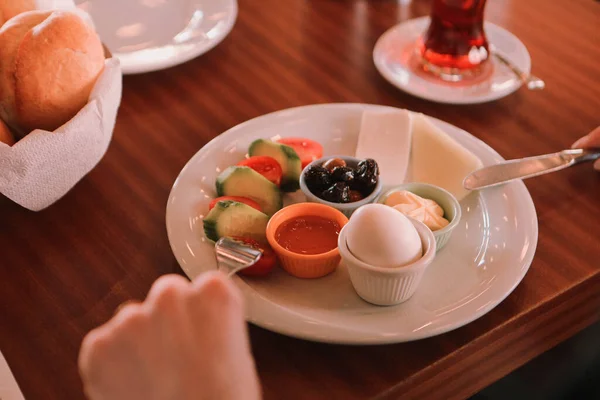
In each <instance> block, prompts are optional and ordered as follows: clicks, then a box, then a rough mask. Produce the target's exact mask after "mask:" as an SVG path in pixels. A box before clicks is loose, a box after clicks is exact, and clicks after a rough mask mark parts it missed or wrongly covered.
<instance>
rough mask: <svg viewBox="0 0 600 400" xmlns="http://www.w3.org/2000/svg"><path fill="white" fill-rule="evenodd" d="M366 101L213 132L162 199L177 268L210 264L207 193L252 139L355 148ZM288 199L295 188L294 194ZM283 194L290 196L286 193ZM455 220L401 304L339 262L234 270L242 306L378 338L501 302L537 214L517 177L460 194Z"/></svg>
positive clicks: (280, 320) (285, 320)
mask: <svg viewBox="0 0 600 400" xmlns="http://www.w3.org/2000/svg"><path fill="white" fill-rule="evenodd" d="M367 109H369V110H378V109H381V110H384V109H389V107H383V106H374V105H364V104H324V105H313V106H306V107H299V108H292V109H288V110H283V111H279V112H276V113H273V114H268V115H265V116H262V117H259V118H255V119H253V120H250V121H248V122H245V123H243V124H241V125H238V126H236V127H234V128H232V129H230V130H229V131H227V132H225V133H223V134H222V135H220V136H218V137H216V138H215V139H214V140H212V141H211V142H210V143H209V144H207V145H206V146H204V147H203V148H202V149H201V150H200V151H199V152H198V153H196V155H195V156H194V157H193V158H192V159H191V160H190V161H189V162H188V164H187V165H186V166H185V168H184V169H183V170H182V171H181V174H180V175H179V177H178V178H177V180H176V181H175V184H174V186H173V189H172V191H171V195H170V197H169V201H168V204H167V217H166V222H167V233H168V236H169V241H170V243H171V248H172V249H173V252H174V254H175V257H176V258H177V260H178V261H179V263H180V265H181V267H182V269H183V270H184V271H185V273H186V274H187V275H188V276H189V277H190V278H194V277H196V276H197V275H199V274H201V273H202V272H204V271H208V270H213V269H216V261H215V256H214V250H213V245H212V244H211V243H210V242H208V241H207V240H206V239H205V238H204V234H203V228H202V218H203V215H202V214H204V213H205V212H206V211H207V208H208V203H209V202H210V200H211V199H212V198H214V197H215V189H214V183H215V178H216V176H217V175H218V173H219V172H220V171H222V170H223V169H224V168H226V167H228V166H230V165H233V164H235V163H237V162H238V161H239V160H240V159H242V158H243V157H244V154H245V153H246V150H247V148H248V145H249V144H250V143H251V142H252V141H253V140H255V139H257V138H274V137H277V136H279V135H281V136H305V137H308V138H312V139H315V140H318V141H319V142H321V143H322V144H323V147H324V151H325V155H327V154H349V155H350V154H353V152H354V149H355V147H356V143H357V139H358V131H359V128H360V120H361V115H362V113H363V111H365V110H367ZM434 122H435V123H436V124H437V125H438V126H439V127H441V128H442V129H443V130H444V131H446V132H448V133H449V134H450V135H451V136H452V137H454V138H455V139H456V140H458V141H459V142H460V143H461V144H463V145H464V146H465V147H466V148H468V149H469V150H471V151H472V152H474V153H475V154H477V155H478V156H479V157H480V158H481V160H482V161H483V163H484V164H485V165H489V164H494V163H497V162H498V161H501V160H502V158H501V157H500V156H499V155H498V154H497V153H496V152H495V151H494V150H492V149H491V148H490V147H488V146H487V145H486V144H485V143H483V142H481V141H479V140H478V139H476V138H475V137H473V136H471V135H470V134H468V133H467V132H465V131H463V130H460V129H458V128H456V127H454V126H452V125H450V124H447V123H445V122H442V121H439V120H434ZM293 197H295V199H294V200H301V198H302V197H303V195H301V194H298V193H296V194H294V196H293ZM289 200H290V199H288V201H289ZM462 211H463V220H462V221H461V222H460V224H459V226H458V227H457V228H456V229H455V232H454V234H453V236H452V238H451V239H450V242H449V243H448V245H447V246H446V248H444V249H443V250H442V251H441V252H440V253H439V255H438V256H437V257H436V259H435V260H434V262H433V264H432V265H431V266H430V268H429V269H428V270H427V272H426V273H425V275H424V277H423V280H422V283H421V286H420V287H419V289H418V291H417V293H416V294H415V295H414V296H413V297H412V298H411V299H410V300H409V301H407V302H406V303H404V304H401V305H398V306H393V307H377V306H373V305H371V304H368V303H366V302H364V301H363V300H361V299H360V298H359V297H358V295H357V294H356V292H355V291H354V289H353V288H352V285H351V283H350V279H349V277H348V272H347V270H346V268H345V267H344V266H343V265H341V266H340V267H339V268H338V270H337V271H336V272H334V273H333V274H331V275H329V276H327V277H324V278H321V279H316V280H301V279H297V278H294V277H292V276H290V275H288V274H287V273H285V272H284V271H283V270H280V269H278V270H276V271H274V273H273V274H272V275H271V276H269V277H267V278H261V279H256V278H255V279H247V278H244V279H241V278H239V277H236V278H234V279H235V282H236V283H237V284H238V286H239V287H240V289H241V290H242V292H243V294H244V297H245V299H246V304H247V314H246V315H247V318H248V320H249V321H251V322H253V323H255V324H256V325H259V326H262V327H263V328H266V329H270V330H273V331H275V332H280V333H283V334H286V335H290V336H295V337H300V338H304V339H309V340H315V341H323V342H333V343H354V344H376V343H393V342H402V341H409V340H415V339H420V338H424V337H428V336H432V335H437V334H440V333H443V332H447V331H449V330H452V329H455V328H458V327H460V326H462V325H465V324H467V323H469V322H471V321H473V320H474V319H476V318H478V317H480V316H482V315H484V314H485V313H487V312H488V311H490V310H491V309H492V308H494V307H495V306H496V305H497V304H498V303H500V302H501V301H502V300H503V299H504V298H505V297H506V296H508V294H509V293H510V292H512V290H513V289H514V288H515V287H516V286H517V285H518V284H519V282H520V281H521V279H522V278H523V276H524V275H525V273H526V272H527V270H528V268H529V265H530V264H531V260H532V259H533V254H534V252H535V247H536V244H537V218H536V213H535V209H534V206H533V202H532V200H531V197H530V195H529V192H528V191H527V189H526V188H525V185H523V183H522V182H514V183H511V184H508V185H505V186H503V187H496V188H492V189H490V190H487V191H485V192H482V193H481V194H480V195H478V194H471V195H469V196H467V198H465V199H464V200H463V202H462Z"/></svg>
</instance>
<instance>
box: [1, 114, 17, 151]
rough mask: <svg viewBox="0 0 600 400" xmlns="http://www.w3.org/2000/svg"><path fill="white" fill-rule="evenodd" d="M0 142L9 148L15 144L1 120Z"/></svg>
mask: <svg viewBox="0 0 600 400" xmlns="http://www.w3.org/2000/svg"><path fill="white" fill-rule="evenodd" d="M0 142H2V143H6V144H7V145H9V146H12V145H13V144H15V138H14V137H13V135H12V133H11V132H10V130H9V129H8V127H7V126H6V125H4V122H2V120H0Z"/></svg>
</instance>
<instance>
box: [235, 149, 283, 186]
mask: <svg viewBox="0 0 600 400" xmlns="http://www.w3.org/2000/svg"><path fill="white" fill-rule="evenodd" d="M238 165H239V166H242V167H250V168H252V169H253V170H255V171H256V172H258V173H259V174H261V175H262V176H264V177H265V178H267V179H268V180H270V181H271V182H273V183H274V184H276V185H277V186H279V185H280V184H281V177H282V175H283V171H282V170H281V165H279V163H278V162H277V160H276V159H274V158H273V157H269V156H254V157H250V158H247V159H245V160H242V161H240V162H239V163H238Z"/></svg>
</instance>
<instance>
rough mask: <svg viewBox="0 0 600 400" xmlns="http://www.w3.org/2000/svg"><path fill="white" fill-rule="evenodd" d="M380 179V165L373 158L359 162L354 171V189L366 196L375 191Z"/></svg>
mask: <svg viewBox="0 0 600 400" xmlns="http://www.w3.org/2000/svg"><path fill="white" fill-rule="evenodd" d="M378 181H379V166H378V165H377V162H376V161H375V160H373V159H371V158H368V159H366V160H363V161H361V162H359V163H358V165H357V167H356V171H355V172H354V182H353V185H352V189H355V190H358V191H360V192H361V193H362V194H363V195H364V196H365V197H366V196H368V195H369V194H371V193H372V192H373V190H374V189H375V186H377V182H378Z"/></svg>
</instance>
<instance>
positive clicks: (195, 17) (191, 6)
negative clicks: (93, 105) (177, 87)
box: [75, 0, 238, 74]
mask: <svg viewBox="0 0 600 400" xmlns="http://www.w3.org/2000/svg"><path fill="white" fill-rule="evenodd" d="M75 3H76V4H77V7H78V8H80V9H82V10H84V11H86V12H88V13H89V14H90V15H91V17H92V20H93V21H94V25H95V26H96V30H97V31H98V34H99V35H100V38H101V39H102V41H103V42H104V44H106V46H107V47H108V48H109V49H110V51H111V52H112V53H113V55H115V56H116V57H118V58H119V60H120V61H121V65H122V68H123V73H124V74H136V73H143V72H150V71H156V70H160V69H165V68H169V67H173V66H175V65H178V64H181V63H184V62H186V61H189V60H191V59H193V58H195V57H198V56H199V55H201V54H204V53H206V52H207V51H209V50H210V49H212V48H213V47H215V46H216V45H217V44H219V43H220V42H221V41H222V40H223V39H224V38H225V37H226V36H227V35H228V34H229V32H230V31H231V29H233V25H234V24H235V20H236V18H237V12H238V6H237V0H75Z"/></svg>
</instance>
